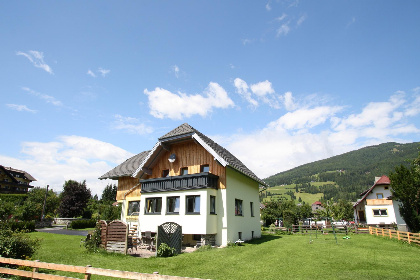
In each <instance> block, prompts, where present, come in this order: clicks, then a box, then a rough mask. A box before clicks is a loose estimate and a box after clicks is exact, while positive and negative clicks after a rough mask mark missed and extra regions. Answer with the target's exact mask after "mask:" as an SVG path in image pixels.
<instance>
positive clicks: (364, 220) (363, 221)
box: [358, 210, 366, 223]
mask: <svg viewBox="0 0 420 280" xmlns="http://www.w3.org/2000/svg"><path fill="white" fill-rule="evenodd" d="M358 216H359V222H361V223H366V218H365V211H362V210H360V211H359V215H358Z"/></svg>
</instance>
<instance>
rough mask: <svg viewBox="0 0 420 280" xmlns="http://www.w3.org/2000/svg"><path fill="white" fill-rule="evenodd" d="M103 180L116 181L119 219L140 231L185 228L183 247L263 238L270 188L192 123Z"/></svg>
mask: <svg viewBox="0 0 420 280" xmlns="http://www.w3.org/2000/svg"><path fill="white" fill-rule="evenodd" d="M135 162H136V164H134V163H135ZM128 163H133V164H132V166H131V167H130V168H128V167H127V166H128V165H129V164H128ZM135 165H138V166H137V168H136V169H135V170H134V171H133V169H134V167H135ZM115 169H118V170H120V171H121V172H120V173H121V175H119V176H116V175H117V173H118V172H117V170H115ZM122 170H124V171H122ZM130 173H131V174H130ZM123 174H124V175H123ZM112 176H114V177H112ZM105 178H111V179H118V193H117V200H118V201H119V202H121V203H122V205H123V207H122V213H121V218H122V220H123V221H125V222H129V223H134V224H136V226H137V227H138V229H139V232H142V233H144V232H156V230H157V227H158V226H159V225H161V224H163V223H165V222H175V223H177V224H179V225H181V226H182V233H183V235H184V239H183V242H184V244H190V245H195V244H197V243H198V242H200V243H201V244H212V245H217V246H225V245H227V244H228V243H229V242H235V241H237V240H239V239H241V240H250V239H252V238H257V237H260V236H261V226H260V218H259V205H260V204H259V186H260V185H264V186H265V185H266V184H265V183H264V182H263V181H262V180H261V179H259V178H258V177H257V176H256V175H255V174H254V173H253V172H252V171H251V170H249V169H248V168H247V167H246V166H245V165H244V164H243V163H242V162H241V161H239V160H238V159H237V158H236V157H235V156H233V155H232V154H231V153H230V152H229V151H227V150H226V149H224V148H223V147H221V146H220V145H218V144H217V143H215V142H214V141H213V140H211V139H210V138H208V137H207V136H205V135H204V134H202V133H200V132H199V131H197V130H196V129H194V128H193V127H191V126H190V125H188V124H183V125H181V126H179V127H177V128H175V129H174V130H172V131H170V132H169V133H167V134H165V135H164V136H162V137H160V138H159V139H158V142H157V143H156V145H155V146H154V147H153V149H152V150H151V151H147V152H143V153H141V154H139V155H136V156H134V157H133V158H131V159H129V160H127V161H126V164H124V163H123V164H122V165H119V166H117V167H116V168H114V169H113V170H111V171H109V172H108V173H107V174H104V175H103V176H101V177H100V179H105Z"/></svg>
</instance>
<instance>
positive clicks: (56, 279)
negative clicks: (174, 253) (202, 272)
mask: <svg viewBox="0 0 420 280" xmlns="http://www.w3.org/2000/svg"><path fill="white" fill-rule="evenodd" d="M0 264H6V265H16V266H19V267H20V268H21V267H22V266H23V267H31V268H32V271H27V270H22V269H16V268H8V267H3V266H0V273H2V274H8V275H17V276H22V277H28V278H31V279H45V280H78V279H85V280H90V277H91V275H99V276H106V277H115V278H123V279H140V280H149V279H154V280H182V279H200V278H189V277H180V276H169V275H160V274H159V273H158V272H154V273H153V274H148V273H139V272H130V271H120V270H110V269H104V268H95V267H91V266H89V265H88V266H73V265H65V264H55V263H46V262H39V261H27V260H18V259H11V258H2V257H0ZM40 268H41V269H50V270H55V271H66V272H75V273H80V274H83V277H82V278H73V277H68V276H60V275H54V274H47V273H40V272H39V271H38V270H39V269H40ZM1 277H4V276H1ZM1 279H4V278H1Z"/></svg>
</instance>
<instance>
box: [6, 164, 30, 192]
mask: <svg viewBox="0 0 420 280" xmlns="http://www.w3.org/2000/svg"><path fill="white" fill-rule="evenodd" d="M33 181H36V179H35V178H34V177H32V176H31V174H29V173H28V172H26V171H22V170H18V169H14V168H11V167H5V166H3V165H0V193H11V194H25V193H27V192H28V189H29V188H33V186H31V185H30V183H31V182H33Z"/></svg>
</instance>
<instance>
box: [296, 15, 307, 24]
mask: <svg viewBox="0 0 420 280" xmlns="http://www.w3.org/2000/svg"><path fill="white" fill-rule="evenodd" d="M305 20H306V15H303V16H301V17H300V18H299V19H298V20H297V23H296V24H297V26H300V25H301V24H302V23H303V22H304V21H305Z"/></svg>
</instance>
